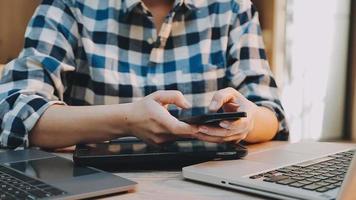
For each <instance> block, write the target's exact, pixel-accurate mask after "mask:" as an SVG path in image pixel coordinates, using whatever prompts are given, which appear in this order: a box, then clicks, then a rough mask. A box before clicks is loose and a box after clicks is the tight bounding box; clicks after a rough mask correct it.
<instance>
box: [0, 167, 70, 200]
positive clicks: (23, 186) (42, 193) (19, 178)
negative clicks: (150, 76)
mask: <svg viewBox="0 0 356 200" xmlns="http://www.w3.org/2000/svg"><path fill="white" fill-rule="evenodd" d="M63 194H66V192H64V191H62V190H59V189H58V188H55V187H53V186H51V185H48V184H46V183H44V182H41V181H39V180H36V179H34V178H31V177H29V176H26V175H24V174H21V173H19V172H17V171H15V170H13V169H10V168H8V167H5V166H3V165H0V200H12V199H14V200H15V199H16V200H17V199H26V200H27V199H42V198H53V197H55V196H59V195H63Z"/></svg>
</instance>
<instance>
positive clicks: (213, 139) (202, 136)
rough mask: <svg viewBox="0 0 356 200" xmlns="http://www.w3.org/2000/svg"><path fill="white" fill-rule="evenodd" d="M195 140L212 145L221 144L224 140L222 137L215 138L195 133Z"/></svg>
mask: <svg viewBox="0 0 356 200" xmlns="http://www.w3.org/2000/svg"><path fill="white" fill-rule="evenodd" d="M196 138H197V139H199V140H202V141H205V142H212V143H223V142H224V140H223V138H222V137H215V136H210V135H206V134H204V133H197V134H196Z"/></svg>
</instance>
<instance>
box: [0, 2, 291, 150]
mask: <svg viewBox="0 0 356 200" xmlns="http://www.w3.org/2000/svg"><path fill="white" fill-rule="evenodd" d="M188 108H191V109H190V111H189V112H191V113H190V114H201V113H205V112H208V111H212V112H215V111H217V110H219V109H220V108H222V109H223V110H225V111H236V110H238V111H245V112H247V118H243V119H240V120H236V121H223V122H221V123H220V126H219V127H209V126H196V125H189V124H186V123H184V122H181V121H179V120H177V118H176V117H175V116H177V115H179V114H181V113H182V112H184V110H186V109H188ZM182 109H183V111H182ZM0 134H1V135H0V145H1V147H2V148H26V147H29V146H37V147H42V148H60V147H66V146H70V145H74V144H78V143H83V142H98V141H105V140H110V139H114V138H119V137H124V136H136V137H138V138H140V139H142V140H144V141H145V142H147V143H155V144H160V143H164V142H167V141H171V140H175V139H176V138H179V137H189V138H197V139H200V140H203V141H208V142H215V143H221V142H239V141H241V140H244V141H246V142H250V143H254V142H263V141H268V140H271V139H277V140H286V139H287V138H288V127H287V124H286V120H285V114H284V111H283V108H282V106H281V103H280V100H279V97H278V90H277V86H276V83H275V80H274V78H273V76H272V73H271V71H270V69H269V65H268V62H267V59H266V54H265V50H264V44H263V40H262V37H261V28H260V25H259V20H258V13H257V11H256V9H255V7H254V6H253V4H252V3H251V2H250V1H249V0H206V1H205V0H204V1H203V0H175V1H174V0H155V1H152V0H141V1H140V0H100V1H85V0H44V1H43V2H42V3H41V5H40V6H39V7H38V8H37V10H36V12H35V14H34V16H33V17H32V19H31V21H30V23H29V25H28V28H27V31H26V35H25V46H24V49H23V50H22V52H21V54H20V55H19V57H18V58H17V59H15V60H13V61H12V62H10V63H9V64H7V65H6V67H5V69H4V71H3V74H2V79H1V81H0Z"/></svg>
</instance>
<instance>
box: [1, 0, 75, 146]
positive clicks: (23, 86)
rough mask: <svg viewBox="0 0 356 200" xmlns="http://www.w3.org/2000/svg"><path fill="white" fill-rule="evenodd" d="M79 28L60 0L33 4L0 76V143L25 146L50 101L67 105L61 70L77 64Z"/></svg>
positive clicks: (71, 68) (53, 103) (66, 69)
mask: <svg viewBox="0 0 356 200" xmlns="http://www.w3.org/2000/svg"><path fill="white" fill-rule="evenodd" d="M77 42H78V40H77V27H76V23H75V19H74V18H73V15H72V13H71V11H70V9H69V7H68V6H67V5H66V4H64V3H63V1H50V0H45V1H43V2H42V4H41V5H40V6H39V7H38V8H37V10H36V12H35V14H34V16H33V18H32V19H31V21H30V23H29V26H28V28H27V31H26V36H25V46H24V49H23V50H22V52H21V54H20V55H19V57H18V58H17V59H15V60H13V61H12V62H10V63H9V64H7V65H6V66H5V68H4V71H3V76H2V78H1V80H0V119H1V120H0V146H1V147H5V148H18V147H27V146H29V140H28V136H29V133H30V132H31V130H32V128H33V127H34V126H35V124H36V123H37V121H38V119H39V118H40V116H41V115H42V114H43V113H44V112H45V111H46V110H47V108H49V107H50V106H52V105H55V104H56V105H57V104H59V105H65V103H64V102H63V93H64V90H65V87H66V85H65V84H64V83H63V82H62V81H61V80H62V77H61V75H62V73H65V72H68V71H73V70H75V68H74V67H73V66H75V65H76V64H75V56H74V54H75V53H74V52H75V48H76V46H77Z"/></svg>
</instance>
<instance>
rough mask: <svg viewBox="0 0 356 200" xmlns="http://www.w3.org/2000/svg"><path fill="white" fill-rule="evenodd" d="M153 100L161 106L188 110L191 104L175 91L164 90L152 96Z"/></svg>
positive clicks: (180, 93)
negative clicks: (168, 105)
mask: <svg viewBox="0 0 356 200" xmlns="http://www.w3.org/2000/svg"><path fill="white" fill-rule="evenodd" d="M152 95H153V99H154V100H155V101H157V102H159V103H161V104H162V105H163V106H164V105H167V104H174V105H176V106H178V107H180V108H184V109H188V108H190V107H191V104H190V103H189V102H188V100H187V99H186V98H185V97H184V95H183V94H182V92H180V91H177V90H166V91H158V92H155V93H153V94H152Z"/></svg>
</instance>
